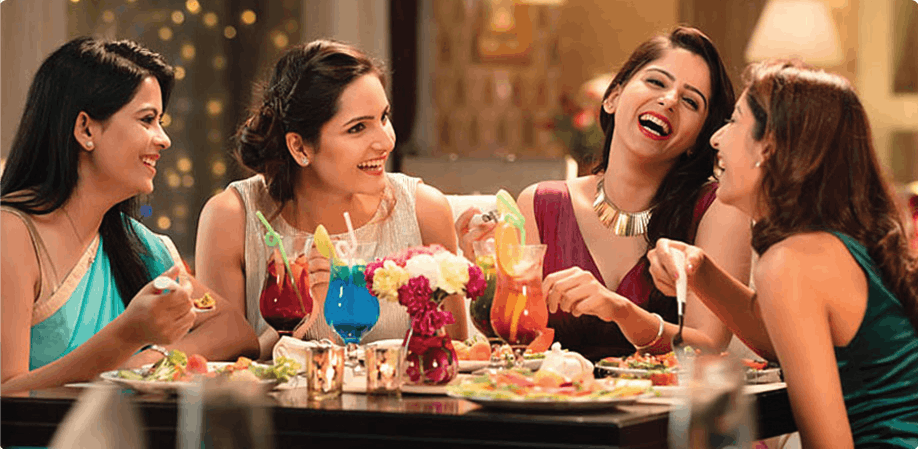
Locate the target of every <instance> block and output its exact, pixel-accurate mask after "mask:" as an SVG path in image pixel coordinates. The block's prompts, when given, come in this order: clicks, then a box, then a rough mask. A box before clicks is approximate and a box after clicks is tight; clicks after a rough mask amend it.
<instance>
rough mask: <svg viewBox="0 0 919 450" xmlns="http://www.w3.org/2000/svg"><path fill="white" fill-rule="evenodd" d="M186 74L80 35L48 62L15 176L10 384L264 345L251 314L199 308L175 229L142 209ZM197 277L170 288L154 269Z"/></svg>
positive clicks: (6, 248)
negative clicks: (173, 95) (151, 221)
mask: <svg viewBox="0 0 919 450" xmlns="http://www.w3.org/2000/svg"><path fill="white" fill-rule="evenodd" d="M172 85H173V69H172V68H171V67H170V66H169V65H167V64H166V63H165V62H164V61H163V59H162V57H160V56H159V55H158V54H155V53H153V52H151V51H149V50H147V49H145V48H143V47H141V46H139V45H137V44H135V43H133V42H129V41H118V42H104V41H99V40H94V39H91V38H78V39H75V40H73V41H70V42H68V43H67V44H65V45H64V46H62V47H61V48H60V49H58V50H57V51H55V52H54V53H53V54H52V55H51V56H49V57H48V59H46V60H45V62H44V63H43V64H42V66H41V67H40V68H39V70H38V73H37V74H36V75H35V79H34V80H33V82H32V86H31V88H30V89H29V94H28V99H27V102H26V107H25V111H24V112H23V116H22V119H21V121H20V124H19V129H18V131H17V133H16V137H15V139H14V141H13V145H12V148H11V150H10V155H9V161H8V162H7V165H6V168H5V171H4V173H3V176H2V179H0V193H2V201H0V203H2V213H0V217H2V221H0V228H2V240H0V254H2V263H0V285H2V287H3V292H2V296H0V307H2V310H0V314H2V315H0V320H2V322H0V345H2V348H0V352H2V353H0V354H2V356H0V358H2V360H0V378H2V385H0V388H2V390H3V392H4V393H8V392H12V391H22V390H30V389H38V388H43V387H49V386H57V385H62V384H65V383H69V382H74V381H82V380H88V379H91V378H93V377H94V376H96V375H98V374H99V373H101V372H103V371H105V370H110V369H114V368H118V367H130V366H138V365H141V364H144V363H148V362H152V361H154V360H156V359H158V358H159V357H161V356H162V355H160V354H159V353H157V352H155V351H141V350H142V349H144V348H146V347H150V346H151V345H155V346H154V347H153V348H159V349H161V350H162V347H159V345H172V344H174V345H175V347H177V348H179V349H181V350H183V351H185V352H187V353H198V354H201V355H202V356H204V357H206V358H208V359H231V358H235V357H236V356H238V355H240V354H248V355H254V354H257V353H255V352H256V351H257V350H258V343H257V340H256V338H255V335H254V333H253V332H252V331H251V329H250V328H249V327H248V325H247V323H246V321H245V318H244V317H243V316H242V315H241V314H240V313H238V312H236V310H235V309H234V308H226V307H222V306H225V305H223V301H222V300H221V299H219V298H218V299H217V305H216V308H215V310H214V311H212V312H207V313H200V314H196V313H195V312H193V311H192V300H191V299H192V298H197V297H200V296H202V295H203V294H204V293H205V292H206V289H205V288H204V287H203V286H202V285H201V284H200V283H198V282H197V281H195V280H194V279H192V278H190V277H188V276H186V275H185V274H184V272H183V270H182V265H181V259H180V258H179V255H178V253H177V252H176V250H175V247H174V246H173V245H172V242H171V241H170V240H169V239H168V238H167V237H165V236H159V235H157V234H154V233H153V232H151V231H150V230H149V229H147V228H146V227H144V226H143V225H142V224H141V223H140V222H138V221H136V220H134V219H133V218H132V217H131V213H132V211H134V209H135V206H136V200H135V199H136V196H137V195H139V194H149V193H151V192H152V191H153V177H154V176H155V174H156V161H157V160H158V159H159V157H160V152H162V151H163V150H166V149H167V148H168V147H169V145H170V141H169V137H168V136H167V135H166V133H165V131H164V130H163V128H162V126H161V125H160V120H161V118H162V115H163V110H164V108H165V105H166V103H167V102H168V99H169V93H170V90H171V88H172ZM160 275H164V276H166V277H168V278H172V279H180V280H188V282H187V283H182V284H181V285H174V286H173V287H172V289H169V290H167V291H163V290H160V289H157V288H155V287H154V286H153V283H152V282H151V280H153V279H154V278H156V277H157V276H160Z"/></svg>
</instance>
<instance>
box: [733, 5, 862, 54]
mask: <svg viewBox="0 0 919 450" xmlns="http://www.w3.org/2000/svg"><path fill="white" fill-rule="evenodd" d="M745 56H746V58H747V61H750V62H753V61H763V60H767V59H773V58H791V57H794V58H799V59H801V60H803V61H805V62H807V63H809V64H813V65H815V66H821V67H832V66H836V65H839V64H841V63H842V62H843V56H844V55H843V52H842V47H841V46H840V43H839V33H838V32H837V31H836V25H835V24H834V23H833V18H832V17H831V16H830V11H829V8H828V7H827V5H826V3H824V2H823V1H822V0H770V1H769V3H767V4H766V8H765V9H764V10H763V13H762V15H761V16H760V19H759V21H758V22H757V23H756V27H755V28H754V29H753V37H751V38H750V43H749V44H748V45H747V50H746V53H745Z"/></svg>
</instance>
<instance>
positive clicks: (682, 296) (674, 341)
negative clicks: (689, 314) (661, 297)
mask: <svg viewBox="0 0 919 450" xmlns="http://www.w3.org/2000/svg"><path fill="white" fill-rule="evenodd" d="M670 255H671V256H673V259H674V262H675V263H676V266H677V274H678V278H677V280H676V307H677V319H678V320H679V328H678V329H677V332H676V334H674V335H673V337H672V338H671V339H670V348H672V349H673V353H674V355H676V358H677V361H679V362H680V366H682V367H685V366H686V364H685V360H684V357H685V356H686V355H685V354H684V352H683V309H684V308H685V306H686V289H687V287H686V255H685V254H683V252H682V251H680V250H677V249H675V248H671V249H670Z"/></svg>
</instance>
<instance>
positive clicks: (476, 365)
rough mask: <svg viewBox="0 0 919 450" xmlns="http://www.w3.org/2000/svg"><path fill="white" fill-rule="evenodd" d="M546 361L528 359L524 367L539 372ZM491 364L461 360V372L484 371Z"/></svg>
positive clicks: (542, 359)
mask: <svg viewBox="0 0 919 450" xmlns="http://www.w3.org/2000/svg"><path fill="white" fill-rule="evenodd" d="M544 360H545V358H539V359H526V360H524V362H523V367H526V368H527V369H530V370H533V371H536V370H539V368H540V367H542V362H543V361H544ZM489 363H490V362H489V361H473V360H465V359H461V360H459V371H460V372H463V373H469V372H475V371H476V370H479V369H484V368H486V367H488V365H489Z"/></svg>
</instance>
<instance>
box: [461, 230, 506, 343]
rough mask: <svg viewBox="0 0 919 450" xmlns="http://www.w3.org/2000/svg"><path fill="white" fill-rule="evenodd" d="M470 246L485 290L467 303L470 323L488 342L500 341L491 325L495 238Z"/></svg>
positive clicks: (495, 281) (494, 275)
mask: <svg viewBox="0 0 919 450" xmlns="http://www.w3.org/2000/svg"><path fill="white" fill-rule="evenodd" d="M472 248H473V251H474V252H475V264H476V265H477V266H479V268H480V269H482V276H483V277H484V278H485V292H484V293H482V295H481V296H479V297H478V298H476V299H474V300H472V302H471V303H470V304H469V317H471V318H472V325H473V326H475V328H476V329H477V330H479V332H480V333H482V334H483V335H484V336H485V337H486V338H487V339H488V342H489V343H492V344H495V343H500V340H501V339H500V338H498V335H497V333H495V330H494V328H492V326H491V305H492V302H493V301H494V298H495V287H496V284H497V268H496V267H495V240H494V239H489V240H486V241H475V242H473V243H472Z"/></svg>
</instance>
